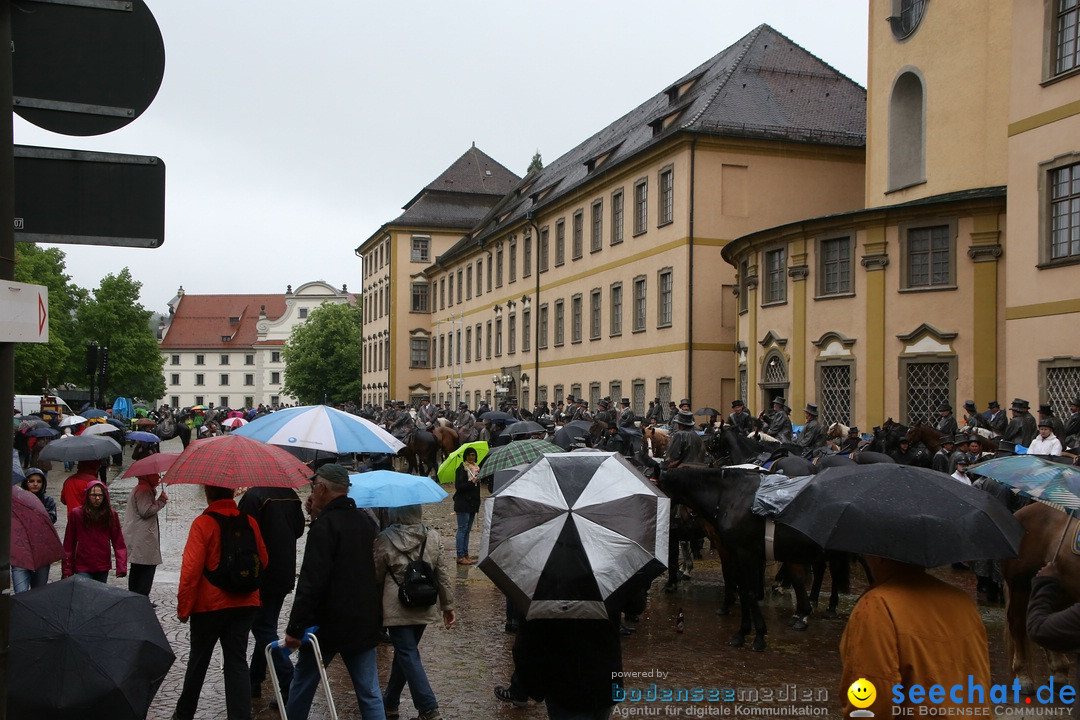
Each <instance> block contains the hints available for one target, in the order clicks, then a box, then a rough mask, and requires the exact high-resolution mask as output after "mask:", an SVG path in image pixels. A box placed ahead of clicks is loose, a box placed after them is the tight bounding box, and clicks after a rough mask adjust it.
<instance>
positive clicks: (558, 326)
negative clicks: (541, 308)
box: [555, 300, 566, 347]
mask: <svg viewBox="0 0 1080 720" xmlns="http://www.w3.org/2000/svg"><path fill="white" fill-rule="evenodd" d="M565 323H566V307H565V305H564V304H563V301H562V300H556V301H555V347H561V346H562V344H563V339H564V336H563V329H564V326H565Z"/></svg>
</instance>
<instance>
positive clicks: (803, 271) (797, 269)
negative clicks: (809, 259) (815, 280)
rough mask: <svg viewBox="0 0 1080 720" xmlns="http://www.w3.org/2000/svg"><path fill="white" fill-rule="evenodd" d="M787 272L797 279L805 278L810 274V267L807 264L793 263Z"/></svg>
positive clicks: (789, 275)
mask: <svg viewBox="0 0 1080 720" xmlns="http://www.w3.org/2000/svg"><path fill="white" fill-rule="evenodd" d="M787 274H788V277H790V278H793V279H795V280H805V279H806V278H807V277H809V275H810V268H809V267H808V266H806V265H792V266H791V267H789V268H788V271H787Z"/></svg>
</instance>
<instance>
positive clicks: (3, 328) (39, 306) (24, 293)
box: [0, 280, 49, 343]
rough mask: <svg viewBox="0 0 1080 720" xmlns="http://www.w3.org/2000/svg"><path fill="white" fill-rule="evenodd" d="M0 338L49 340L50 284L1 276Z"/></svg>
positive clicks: (31, 341)
mask: <svg viewBox="0 0 1080 720" xmlns="http://www.w3.org/2000/svg"><path fill="white" fill-rule="evenodd" d="M0 342H29V343H47V342H49V288H47V287H45V286H44V285H29V284H27V283H19V282H13V281H11V280H0Z"/></svg>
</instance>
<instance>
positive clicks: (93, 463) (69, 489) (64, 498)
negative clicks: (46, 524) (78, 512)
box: [60, 460, 101, 522]
mask: <svg viewBox="0 0 1080 720" xmlns="http://www.w3.org/2000/svg"><path fill="white" fill-rule="evenodd" d="M100 467H101V461H100V460H80V461H79V467H78V468H77V469H76V471H75V474H74V475H72V476H71V477H69V478H68V479H67V480H65V481H64V487H63V489H62V490H61V491H60V502H62V503H64V504H65V505H67V509H68V521H69V522H70V521H71V511H72V510H74V509H75V508H77V507H82V504H83V499H84V498H85V497H86V487H87V486H88V485H89V484H90V483H91V482H94V481H97V482H101V481H100V480H99V479H98V468H100Z"/></svg>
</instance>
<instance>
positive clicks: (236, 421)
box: [221, 417, 248, 428]
mask: <svg viewBox="0 0 1080 720" xmlns="http://www.w3.org/2000/svg"><path fill="white" fill-rule="evenodd" d="M221 424H222V425H224V426H225V427H227V428H238V427H241V426H243V425H247V424H248V421H247V420H245V419H244V418H241V417H231V418H226V419H225V420H222V421H221Z"/></svg>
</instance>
